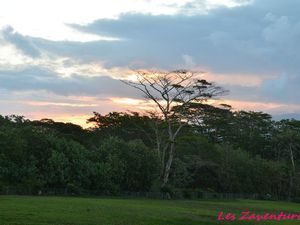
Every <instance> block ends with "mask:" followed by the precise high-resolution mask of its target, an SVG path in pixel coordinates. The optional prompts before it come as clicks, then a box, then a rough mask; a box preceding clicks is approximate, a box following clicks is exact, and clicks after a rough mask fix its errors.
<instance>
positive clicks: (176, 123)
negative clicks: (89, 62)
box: [123, 70, 226, 186]
mask: <svg viewBox="0 0 300 225" xmlns="http://www.w3.org/2000/svg"><path fill="white" fill-rule="evenodd" d="M135 75H136V76H135V79H134V80H133V81H132V80H123V82H124V83H125V84H127V85H129V86H131V87H133V88H136V89H138V90H139V91H141V92H142V93H143V94H144V97H145V98H146V99H148V100H150V101H152V102H153V103H154V105H155V106H156V108H155V109H156V110H157V112H158V113H159V114H161V116H162V118H163V120H164V122H165V124H166V132H167V137H168V140H167V141H166V144H165V145H164V146H161V149H160V152H161V154H160V155H161V161H162V163H163V170H162V174H161V178H162V186H165V185H166V184H167V183H168V180H169V174H170V169H171V166H172V163H173V159H174V153H175V143H176V142H175V141H176V138H177V136H178V134H179V133H180V131H181V129H182V127H183V126H184V124H186V123H188V122H189V117H185V116H183V115H184V114H178V113H176V110H174V109H175V108H176V107H175V106H179V105H180V106H182V108H185V106H188V105H189V104H190V103H195V102H198V103H204V102H206V101H207V100H208V99H211V98H213V97H216V96H220V95H222V94H224V93H225V92H226V91H224V90H223V89H222V88H221V87H218V86H216V85H215V84H213V83H210V82H207V81H206V80H204V79H201V77H200V76H201V75H202V73H201V72H193V71H187V70H175V71H171V72H164V71H136V74H135Z"/></svg>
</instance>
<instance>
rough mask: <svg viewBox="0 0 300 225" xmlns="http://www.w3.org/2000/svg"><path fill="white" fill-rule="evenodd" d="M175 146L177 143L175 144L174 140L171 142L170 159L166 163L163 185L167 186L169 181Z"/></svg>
mask: <svg viewBox="0 0 300 225" xmlns="http://www.w3.org/2000/svg"><path fill="white" fill-rule="evenodd" d="M174 148H175V144H174V142H172V143H171V144H170V152H169V158H168V161H167V163H166V166H165V170H164V176H163V183H162V187H164V186H166V184H167V183H168V181H169V175H170V170H171V166H172V162H173V157H174Z"/></svg>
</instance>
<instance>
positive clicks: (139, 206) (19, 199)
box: [0, 196, 300, 225]
mask: <svg viewBox="0 0 300 225" xmlns="http://www.w3.org/2000/svg"><path fill="white" fill-rule="evenodd" d="M249 210H250V211H255V212H258V213H264V212H269V213H271V212H273V213H278V212H280V211H285V212H291V213H300V204H297V203H288V202H271V201H253V200H231V201H225V200H213V201H187V200H149V199H117V198H115V199H114V198H110V199H109V198H79V197H78V198H77V197H31V196H0V224H1V225H17V224H18V225H96V224H97V225H179V224H180V225H201V224H206V225H209V224H300V221H295V220H294V221H280V222H274V221H268V222H266V221H260V222H256V221H251V222H246V221H233V222H219V221H217V215H218V213H219V212H220V211H225V212H231V213H237V215H239V213H240V212H242V211H249Z"/></svg>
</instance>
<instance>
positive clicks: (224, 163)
mask: <svg viewBox="0 0 300 225" xmlns="http://www.w3.org/2000/svg"><path fill="white" fill-rule="evenodd" d="M188 115H189V116H191V117H192V118H193V122H192V123H191V122H189V123H186V124H185V126H184V127H183V128H182V131H181V133H180V135H179V136H178V138H177V139H176V153H175V157H174V163H173V164H172V168H171V172H170V178H169V182H168V184H167V186H164V187H163V190H164V191H166V190H168V191H170V192H172V191H173V190H181V191H183V192H185V193H187V192H188V191H189V190H191V191H206V192H207V191H211V192H227V193H258V194H260V195H261V196H269V197H270V196H271V197H274V198H277V197H291V198H296V197H299V195H300V190H299V187H300V186H299V184H300V179H299V175H298V174H299V172H300V170H299V165H300V164H299V160H298V159H299V154H300V121H296V120H282V121H273V120H272V118H271V116H270V115H268V114H265V113H262V112H246V111H238V112H233V111H232V110H231V108H230V107H229V106H226V105H223V106H222V107H220V108H215V107H213V106H209V105H205V104H195V105H193V106H191V105H190V106H189V111H188ZM88 122H89V123H92V124H94V128H90V129H86V130H84V129H82V128H81V127H80V126H78V125H74V124H70V123H60V122H54V121H52V120H50V119H43V120H40V121H29V120H27V119H24V118H23V117H21V116H6V117H2V116H1V117H0V151H1V152H0V188H1V190H5V189H7V188H16V189H20V190H22V189H23V190H24V189H26V190H31V191H32V193H38V191H39V190H44V189H61V190H67V191H69V192H72V193H80V192H81V191H84V190H90V191H94V192H95V193H108V194H117V193H119V192H121V191H133V192H135V191H158V190H161V185H160V179H161V174H162V173H161V170H162V162H161V157H160V155H159V152H158V151H157V149H159V148H158V145H160V144H163V143H162V142H161V141H160V140H162V139H163V138H162V135H163V134H161V133H160V131H161V130H163V129H164V128H165V126H166V124H165V123H164V121H163V120H161V119H159V118H158V117H156V116H154V115H149V116H145V115H140V114H138V113H116V112H113V113H109V114H107V115H101V114H98V113H94V116H93V117H91V118H90V119H89V120H88Z"/></svg>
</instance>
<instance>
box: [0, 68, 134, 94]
mask: <svg viewBox="0 0 300 225" xmlns="http://www.w3.org/2000/svg"><path fill="white" fill-rule="evenodd" d="M0 89H5V90H9V91H31V90H46V91H48V92H51V93H55V94H58V95H63V96H69V95H78V96H80V95H89V96H100V95H102V96H118V97H119V96H131V97H136V96H137V91H135V90H134V89H132V88H130V87H128V86H126V85H125V84H123V83H122V82H121V81H119V80H116V79H113V78H111V77H108V76H93V77H90V76H86V75H79V74H73V75H72V76H68V77H61V76H59V75H58V74H57V73H55V72H53V71H51V70H48V69H44V68H41V67H37V66H33V67H28V68H25V69H20V70H7V71H5V70H0Z"/></svg>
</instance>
